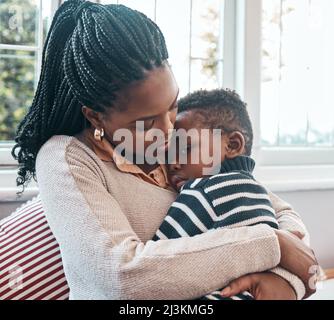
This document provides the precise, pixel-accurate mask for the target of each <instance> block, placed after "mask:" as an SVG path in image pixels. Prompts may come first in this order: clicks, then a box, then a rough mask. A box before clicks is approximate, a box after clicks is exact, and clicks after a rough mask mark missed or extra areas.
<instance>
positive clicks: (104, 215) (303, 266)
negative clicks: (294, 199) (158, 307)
mask: <svg viewBox="0 0 334 320" xmlns="http://www.w3.org/2000/svg"><path fill="white" fill-rule="evenodd" d="M167 59H168V52H167V49H166V46H165V41H164V37H163V35H162V33H161V31H160V29H159V28H158V27H157V25H156V24H155V23H153V22H152V21H151V20H150V19H148V18H147V17H146V16H145V15H143V14H141V13H139V12H137V11H134V10H131V9H129V8H127V7H125V6H121V5H100V4H93V3H90V2H84V1H80V0H73V1H72V0H70V1H66V2H65V3H64V4H63V5H62V6H61V7H60V8H59V9H58V11H57V12H56V14H55V17H54V19H53V22H52V25H51V28H50V31H49V34H48V37H47V39H46V43H45V47H44V52H43V64H42V71H41V77H40V80H39V84H38V88H37V91H36V94H35V97H34V100H33V103H32V106H31V108H30V109H29V111H28V114H27V115H26V117H25V118H24V120H23V121H22V123H21V124H20V126H19V128H18V134H17V138H16V145H15V147H14V150H13V154H14V155H15V156H16V158H17V160H18V161H19V164H20V168H19V177H18V184H19V185H23V186H25V185H26V184H27V183H28V182H29V181H30V180H31V178H32V177H35V176H37V180H38V184H39V189H40V194H41V198H42V201H43V205H44V207H45V211H46V216H47V219H48V222H49V224H50V227H51V229H52V231H53V233H54V234H55V237H56V238H57V240H58V242H59V245H60V249H61V253H62V257H63V263H64V270H65V274H66V277H67V280H68V283H69V286H70V289H71V292H70V298H71V299H195V298H198V297H201V296H202V295H204V294H206V293H208V292H211V291H213V290H214V289H217V288H221V287H223V286H226V285H227V284H228V283H230V282H231V281H232V280H233V279H236V278H238V277H242V276H243V277H242V278H239V279H238V280H236V281H234V282H232V283H231V286H230V287H229V288H228V289H227V291H229V292H227V294H232V293H235V292H237V291H238V292H240V291H243V290H246V289H247V288H249V287H250V286H252V287H256V288H257V290H256V291H257V294H256V298H259V299H262V298H263V299H271V298H280V299H294V298H296V294H295V290H296V288H295V287H294V283H295V282H294V280H296V279H298V278H300V279H301V280H302V281H303V282H304V284H307V282H308V279H309V277H310V275H309V274H308V269H309V267H310V266H311V265H314V264H315V263H316V261H315V258H314V256H313V254H312V252H311V250H310V249H309V248H308V247H307V246H305V245H304V244H303V243H302V241H300V240H299V239H297V238H296V237H295V236H293V235H289V234H288V233H287V232H283V231H278V232H277V233H275V232H274V231H273V230H272V229H271V228H269V227H267V226H264V225H259V226H253V227H247V228H240V229H231V230H213V231H212V232H208V233H205V234H202V235H199V236H196V237H191V238H181V239H173V240H160V241H156V242H154V241H150V240H151V238H152V236H153V235H154V233H155V231H156V230H157V228H158V227H159V225H160V223H161V221H162V220H163V217H164V215H165V213H166V212H167V209H168V207H169V206H170V204H171V203H172V202H173V200H174V199H175V196H176V194H175V193H174V192H173V191H171V189H170V187H169V185H168V182H167V179H166V174H165V169H164V166H162V165H159V164H157V163H155V164H150V163H147V162H144V163H143V164H139V162H140V161H139V159H142V158H143V154H142V153H140V152H136V153H135V154H134V156H135V157H134V163H133V164H131V163H117V162H115V161H113V159H114V156H115V152H114V148H115V147H116V146H117V145H119V144H120V141H116V139H114V133H115V132H116V131H117V130H118V129H128V130H130V131H131V132H132V133H133V145H134V148H136V143H138V142H139V143H140V144H143V145H144V151H145V150H147V149H148V148H149V146H150V145H151V144H152V142H148V140H149V139H148V137H147V135H148V130H149V129H160V130H162V131H163V132H165V133H166V142H164V144H162V145H161V148H162V149H163V150H164V149H165V148H166V146H167V142H168V130H169V129H171V128H173V124H174V121H175V117H176V113H177V103H176V101H177V97H178V87H177V84H176V82H175V79H174V77H173V73H172V71H171V69H170V67H169V65H168V63H167ZM137 121H143V122H144V129H143V131H138V130H136V123H137ZM134 150H136V149H134ZM272 201H273V204H274V208H275V210H276V212H283V211H286V209H287V208H286V205H285V203H284V202H282V201H281V200H280V199H278V198H277V197H275V196H272ZM291 214H293V213H291ZM295 218H297V219H298V216H295ZM296 231H298V230H296ZM301 232H303V228H302V230H301ZM227 255H232V256H234V261H233V263H232V264H231V262H229V263H227V262H226V261H224V256H227ZM278 264H280V266H281V267H282V268H285V269H286V270H282V269H281V270H280V271H279V272H277V273H276V274H274V273H259V272H262V271H265V270H268V269H271V268H273V267H275V266H277V265H278ZM289 271H290V272H291V273H289ZM250 273H256V274H252V275H249V276H244V275H246V274H250ZM278 274H279V275H278ZM297 276H298V278H297ZM306 289H307V294H306V296H307V295H309V294H310V293H311V292H312V289H309V288H308V287H307V288H306Z"/></svg>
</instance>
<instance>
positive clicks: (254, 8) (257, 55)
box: [235, 0, 334, 191]
mask: <svg viewBox="0 0 334 320" xmlns="http://www.w3.org/2000/svg"><path fill="white" fill-rule="evenodd" d="M333 13H334V3H333V2H332V1H330V0H328V1H327V0H314V1H313V0H295V1H294V0H252V1H247V0H240V1H239V0H238V10H237V14H236V21H237V32H236V34H237V37H236V47H237V53H238V52H239V54H238V56H237V58H236V61H237V63H236V65H237V67H236V73H235V74H236V76H235V78H236V81H235V86H236V88H237V90H238V91H240V92H241V93H242V95H243V97H244V99H245V100H246V101H247V102H248V106H249V110H250V113H251V117H252V120H253V127H254V148H253V150H254V152H253V155H254V157H255V158H256V160H257V170H256V171H257V172H256V176H257V178H258V179H259V180H260V181H263V182H264V183H266V184H267V185H268V186H269V188H271V189H272V190H273V191H288V190H305V189H324V188H333V187H334V139H333V137H334V112H333V107H332V106H333V103H332V101H331V100H332V99H331V92H333V90H334V82H333V74H334V73H333V72H334V63H333V61H332V60H331V59H330V58H331V57H332V56H333V50H334V47H333V41H332V40H331V39H332V34H333V31H334V24H333V22H332V20H331V19H330V17H331V16H332V15H333ZM240 48H241V49H240Z"/></svg>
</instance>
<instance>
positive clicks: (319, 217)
mask: <svg viewBox="0 0 334 320" xmlns="http://www.w3.org/2000/svg"><path fill="white" fill-rule="evenodd" d="M278 195H279V196H280V197H281V198H282V199H284V200H286V201H287V202H289V203H290V204H291V205H292V206H293V207H294V209H295V210H296V211H297V212H298V213H300V215H301V216H302V218H303V221H304V223H305V224H306V226H307V228H308V230H309V232H310V236H311V245H312V248H313V250H314V251H315V253H316V256H317V258H318V261H319V263H320V265H321V266H322V267H323V268H325V269H329V268H334V190H328V191H303V192H289V193H278Z"/></svg>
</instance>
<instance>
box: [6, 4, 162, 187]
mask: <svg viewBox="0 0 334 320" xmlns="http://www.w3.org/2000/svg"><path fill="white" fill-rule="evenodd" d="M167 59H168V52H167V48H166V44H165V39H164V36H163V34H162V33H161V31H160V29H159V27H158V26H157V25H156V24H155V23H154V22H153V21H152V20H150V19H149V18H148V17H146V16H145V15H144V14H142V13H140V12H138V11H136V10H132V9H130V8H128V7H126V6H123V5H102V4H96V3H92V2H89V1H83V0H68V1H65V2H64V3H63V4H62V5H61V6H60V8H59V9H58V10H57V12H56V13H55V16H54V18H53V20H52V24H51V27H50V30H49V32H48V35H47V38H46V42H45V45H44V49H43V57H42V69H41V75H40V79H39V82H38V86H37V90H36V92H35V96H34V99H33V102H32V105H31V106H30V108H29V111H28V113H27V114H26V116H25V118H24V119H23V120H22V122H21V123H20V125H19V127H18V130H17V135H16V138H15V142H16V144H15V146H14V148H13V150H12V155H13V157H14V158H15V159H16V160H18V163H19V171H18V178H17V185H18V186H20V185H21V186H23V188H24V187H25V185H26V184H27V183H29V181H30V180H31V179H32V178H34V179H36V176H35V162H36V156H37V153H38V151H39V149H40V148H41V146H42V145H43V144H44V143H45V142H46V141H47V140H48V139H49V138H50V137H52V136H53V135H57V134H61V135H70V136H72V135H75V134H77V133H79V132H80V131H81V130H83V129H84V127H85V118H84V116H83V114H82V111H81V108H82V106H83V105H86V106H89V107H90V108H92V109H93V110H95V111H99V112H103V111H104V110H105V108H108V107H112V106H113V102H114V101H115V99H116V95H117V93H118V92H119V91H120V90H121V89H123V88H125V87H126V86H127V85H129V84H130V83H132V82H134V81H138V80H141V79H144V77H145V71H147V70H151V69H153V68H154V67H159V66H162V65H163V63H164V61H166V60H167Z"/></svg>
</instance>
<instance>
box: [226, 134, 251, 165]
mask: <svg viewBox="0 0 334 320" xmlns="http://www.w3.org/2000/svg"><path fill="white" fill-rule="evenodd" d="M245 144H246V142H245V138H244V136H243V134H242V133H241V132H239V131H234V132H232V133H229V134H228V136H227V146H226V158H228V159H233V158H235V157H237V156H240V155H242V154H243V153H244V151H245Z"/></svg>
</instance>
